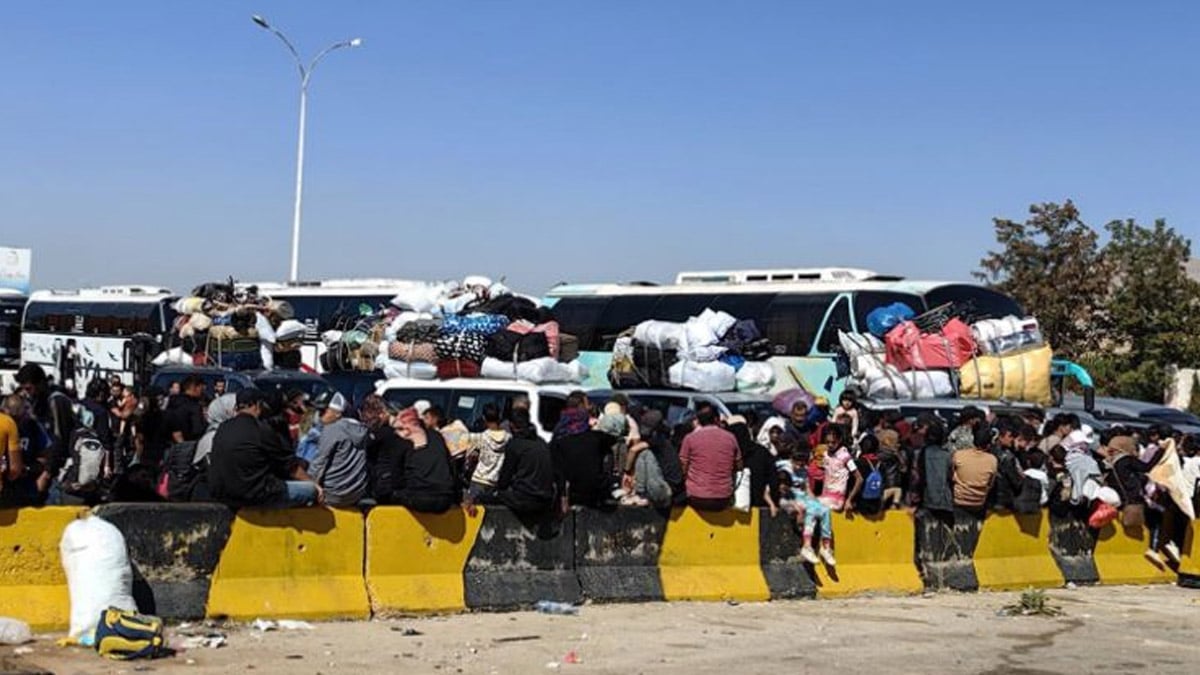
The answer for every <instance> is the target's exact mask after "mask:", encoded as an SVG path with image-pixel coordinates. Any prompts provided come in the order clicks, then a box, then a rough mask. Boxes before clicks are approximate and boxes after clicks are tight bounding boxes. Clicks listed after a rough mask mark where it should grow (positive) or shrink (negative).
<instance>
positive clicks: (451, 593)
mask: <svg viewBox="0 0 1200 675" xmlns="http://www.w3.org/2000/svg"><path fill="white" fill-rule="evenodd" d="M482 523H483V509H482V508H480V509H479V512H478V514H477V515H476V516H475V517H473V518H472V517H470V516H468V515H467V514H466V512H465V511H463V510H462V509H459V508H453V509H450V510H449V511H447V512H446V513H443V514H438V515H433V514H425V513H413V512H411V511H409V510H408V509H405V508H401V507H398V506H381V507H377V508H374V509H371V512H370V514H369V515H368V516H367V591H368V593H369V594H370V597H371V607H372V608H373V609H374V610H375V611H376V612H382V613H386V612H453V611H460V610H463V609H466V606H467V605H466V588H465V585H464V582H463V570H464V569H465V567H466V564H467V558H468V557H469V556H470V555H471V548H472V547H473V546H474V545H475V537H476V536H477V535H478V534H479V526H480V524H482Z"/></svg>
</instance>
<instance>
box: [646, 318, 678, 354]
mask: <svg viewBox="0 0 1200 675" xmlns="http://www.w3.org/2000/svg"><path fill="white" fill-rule="evenodd" d="M633 340H634V342H637V343H638V344H642V345H649V346H653V347H657V348H659V349H672V350H675V351H678V350H680V349H683V348H685V347H687V329H686V328H685V327H684V325H683V324H681V323H675V322H673V321H643V322H641V323H639V324H638V325H637V326H636V327H635V328H634V329H633Z"/></svg>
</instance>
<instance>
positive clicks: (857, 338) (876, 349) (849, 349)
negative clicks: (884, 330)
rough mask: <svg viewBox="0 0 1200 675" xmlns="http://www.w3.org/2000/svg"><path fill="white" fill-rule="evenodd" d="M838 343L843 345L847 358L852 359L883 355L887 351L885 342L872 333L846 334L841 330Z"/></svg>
mask: <svg viewBox="0 0 1200 675" xmlns="http://www.w3.org/2000/svg"><path fill="white" fill-rule="evenodd" d="M838 342H840V343H841V345H842V350H843V351H845V352H846V356H849V357H850V358H854V357H856V356H864V355H867V354H883V353H884V352H886V351H887V346H886V345H884V344H883V340H880V339H879V338H877V337H875V336H874V335H871V334H870V333H845V332H842V331H840V330H839V331H838Z"/></svg>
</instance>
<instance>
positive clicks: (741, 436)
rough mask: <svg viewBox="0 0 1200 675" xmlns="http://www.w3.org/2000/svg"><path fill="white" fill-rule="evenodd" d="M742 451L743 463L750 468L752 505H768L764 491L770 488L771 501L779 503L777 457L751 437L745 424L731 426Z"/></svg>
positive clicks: (730, 429) (730, 428)
mask: <svg viewBox="0 0 1200 675" xmlns="http://www.w3.org/2000/svg"><path fill="white" fill-rule="evenodd" d="M729 431H730V432H732V433H733V437H734V438H736V439H737V442H738V447H739V448H740V449H741V451H742V464H743V466H745V467H746V468H747V469H750V505H751V506H766V505H767V500H766V498H765V496H764V493H765V492H767V491H768V490H770V494H771V501H773V502H775V503H776V504H778V503H779V483H778V481H776V480H775V458H774V457H772V456H771V452H770V451H769V450H767V449H766V448H764V447H763V446H761V445H759V444H758V443H756V442H755V441H754V439H752V438H750V428H749V427H747V426H746V425H745V424H735V425H733V426H731V427H729Z"/></svg>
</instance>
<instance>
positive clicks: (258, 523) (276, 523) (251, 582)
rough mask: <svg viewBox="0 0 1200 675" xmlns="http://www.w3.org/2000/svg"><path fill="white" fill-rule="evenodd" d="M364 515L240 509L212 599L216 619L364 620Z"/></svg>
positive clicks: (366, 606)
mask: <svg viewBox="0 0 1200 675" xmlns="http://www.w3.org/2000/svg"><path fill="white" fill-rule="evenodd" d="M365 531H366V527H365V523H364V517H363V514H362V513H360V512H358V511H355V510H342V509H327V508H307V509H286V510H283V509H280V510H260V509H242V510H241V511H239V512H238V514H237V517H236V518H235V519H234V521H233V526H232V529H231V532H230V536H229V543H228V544H226V546H225V549H224V551H222V553H221V560H220V562H219V563H218V564H217V569H216V571H215V572H214V573H213V580H212V589H211V590H210V592H209V597H208V611H207V614H208V616H210V617H230V618H233V619H241V620H247V619H254V618H257V617H264V618H270V617H281V618H300V619H304V618H311V619H332V618H348V619H365V618H367V617H369V616H370V615H371V604H370V602H369V601H368V599H367V588H366V583H365V581H364V578H363V550H364V537H365Z"/></svg>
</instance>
